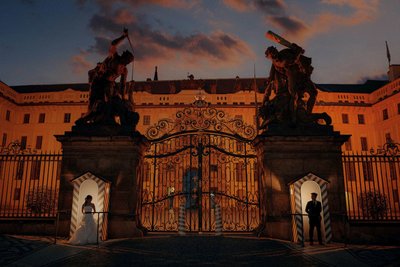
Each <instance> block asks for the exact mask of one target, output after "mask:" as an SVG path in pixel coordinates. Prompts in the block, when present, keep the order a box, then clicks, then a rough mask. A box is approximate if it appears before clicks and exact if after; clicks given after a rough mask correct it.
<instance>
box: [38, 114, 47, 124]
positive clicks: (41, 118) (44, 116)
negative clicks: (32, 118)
mask: <svg viewBox="0 0 400 267" xmlns="http://www.w3.org/2000/svg"><path fill="white" fill-rule="evenodd" d="M45 119H46V113H40V114H39V123H44V121H45Z"/></svg>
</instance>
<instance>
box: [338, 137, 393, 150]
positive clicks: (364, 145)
mask: <svg viewBox="0 0 400 267" xmlns="http://www.w3.org/2000/svg"><path fill="white" fill-rule="evenodd" d="M391 141H392V137H391V135H390V133H386V134H385V143H390V142H391ZM360 143H361V151H368V150H369V149H368V141H367V137H360ZM344 146H345V149H346V150H347V151H351V150H352V147H351V138H349V139H348V140H347V141H346V142H345V143H344Z"/></svg>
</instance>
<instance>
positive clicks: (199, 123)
mask: <svg viewBox="0 0 400 267" xmlns="http://www.w3.org/2000/svg"><path fill="white" fill-rule="evenodd" d="M190 130H195V131H204V130H210V131H216V132H226V133H229V134H233V135H239V136H241V137H243V138H247V139H251V138H254V137H255V136H256V130H255V129H254V127H252V126H250V125H247V124H245V123H244V122H243V121H242V120H241V119H231V118H228V117H227V116H226V114H225V112H223V111H221V110H217V109H216V108H214V107H210V104H209V103H208V102H206V101H204V100H203V99H197V100H196V101H195V102H194V103H192V105H191V106H189V107H187V108H184V109H183V110H180V111H178V112H177V113H176V114H175V120H172V119H162V120H160V121H158V122H157V123H156V124H155V125H154V126H152V127H150V128H149V129H148V130H147V133H146V136H147V138H149V139H157V138H160V137H162V136H164V135H170V134H173V133H177V132H183V131H190Z"/></svg>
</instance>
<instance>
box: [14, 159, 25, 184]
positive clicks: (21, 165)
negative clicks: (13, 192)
mask: <svg viewBox="0 0 400 267" xmlns="http://www.w3.org/2000/svg"><path fill="white" fill-rule="evenodd" d="M24 165H25V162H24V161H23V160H20V161H18V165H17V173H16V174H15V179H16V180H22V177H23V176H24Z"/></svg>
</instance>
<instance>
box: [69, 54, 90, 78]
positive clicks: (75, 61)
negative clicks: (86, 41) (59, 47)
mask: <svg viewBox="0 0 400 267" xmlns="http://www.w3.org/2000/svg"><path fill="white" fill-rule="evenodd" d="M71 66H72V72H73V73H76V74H82V73H87V72H88V70H89V69H91V68H92V67H93V64H92V63H91V62H89V61H88V60H87V59H86V58H85V55H84V53H80V54H78V55H75V56H72V58H71Z"/></svg>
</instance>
